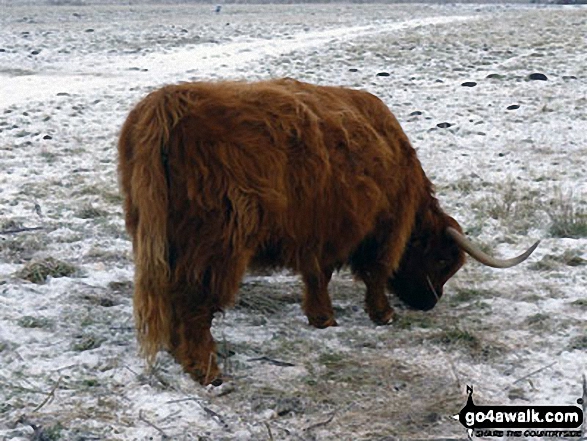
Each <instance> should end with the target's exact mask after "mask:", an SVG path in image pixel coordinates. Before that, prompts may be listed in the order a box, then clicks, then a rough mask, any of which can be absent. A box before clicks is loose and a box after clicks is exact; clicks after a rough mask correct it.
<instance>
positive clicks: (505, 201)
mask: <svg viewBox="0 0 587 441" xmlns="http://www.w3.org/2000/svg"><path fill="white" fill-rule="evenodd" d="M472 207H473V208H474V209H476V210H478V212H479V213H480V215H481V216H483V219H485V217H487V216H489V217H491V218H492V219H496V220H498V221H500V222H501V223H502V224H503V225H504V226H505V227H506V228H508V229H509V231H511V232H512V233H517V234H525V233H526V232H527V231H528V230H529V229H530V228H531V227H533V226H534V222H535V216H536V211H537V202H536V198H535V194H534V193H533V192H531V191H528V190H524V189H520V187H519V184H518V183H517V182H516V181H514V180H513V179H508V180H507V181H505V182H504V183H503V184H498V185H497V188H496V190H495V191H494V192H493V193H491V194H489V195H487V196H484V197H483V198H482V199H481V200H479V201H477V202H475V203H473V204H472Z"/></svg>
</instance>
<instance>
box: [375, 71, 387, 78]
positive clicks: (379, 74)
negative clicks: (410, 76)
mask: <svg viewBox="0 0 587 441" xmlns="http://www.w3.org/2000/svg"><path fill="white" fill-rule="evenodd" d="M376 76H378V77H389V76H390V73H389V72H378V73H377V75H376Z"/></svg>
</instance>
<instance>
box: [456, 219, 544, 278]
mask: <svg viewBox="0 0 587 441" xmlns="http://www.w3.org/2000/svg"><path fill="white" fill-rule="evenodd" d="M446 234H448V235H449V236H450V237H452V238H453V239H454V241H455V242H456V243H457V245H458V246H459V247H461V249H462V250H463V251H465V252H466V253H467V254H469V255H470V256H471V257H472V258H473V259H475V260H476V261H478V262H480V263H482V264H483V265H487V266H490V267H492V268H510V267H512V266H515V265H518V264H520V263H522V262H523V261H524V260H526V259H527V258H528V256H530V254H532V252H533V251H534V250H535V249H536V247H537V246H538V244H539V243H540V241H538V242H536V243H535V244H534V245H532V246H531V247H530V248H528V249H527V250H526V252H524V253H522V254H520V255H519V256H518V257H513V258H511V259H496V258H495V257H491V256H489V255H487V254H485V253H484V252H483V251H481V250H480V249H479V247H478V246H476V245H474V244H473V243H472V242H471V241H470V240H469V239H467V238H466V237H465V236H464V235H463V234H461V233H459V232H458V231H457V230H455V229H454V228H452V227H447V228H446Z"/></svg>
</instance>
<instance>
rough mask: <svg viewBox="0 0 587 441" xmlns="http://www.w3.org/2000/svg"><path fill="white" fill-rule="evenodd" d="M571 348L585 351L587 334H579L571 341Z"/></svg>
mask: <svg viewBox="0 0 587 441" xmlns="http://www.w3.org/2000/svg"><path fill="white" fill-rule="evenodd" d="M569 349H571V350H573V349H576V350H580V351H584V350H586V349H587V335H579V336H577V337H574V338H572V339H571V341H570V342H569Z"/></svg>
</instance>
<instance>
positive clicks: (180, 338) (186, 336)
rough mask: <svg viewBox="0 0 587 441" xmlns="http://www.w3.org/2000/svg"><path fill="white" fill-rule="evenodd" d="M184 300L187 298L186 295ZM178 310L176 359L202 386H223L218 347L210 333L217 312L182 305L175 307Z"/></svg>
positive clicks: (182, 302) (201, 307)
mask: <svg viewBox="0 0 587 441" xmlns="http://www.w3.org/2000/svg"><path fill="white" fill-rule="evenodd" d="M182 297H184V298H185V294H184V296H182ZM190 303H191V304H190ZM175 309H176V310H175V317H176V322H175V328H174V330H173V331H174V332H173V347H172V350H171V352H172V354H173V356H174V357H175V359H176V360H177V361H178V362H179V363H180V364H181V365H182V367H183V369H184V371H185V372H186V373H188V374H189V375H190V376H191V377H192V378H193V379H194V380H196V381H198V382H200V383H201V384H203V385H206V384H210V383H212V384H219V383H221V382H222V380H221V379H220V378H221V377H220V369H219V368H218V364H217V362H216V357H217V356H216V343H215V342H214V339H213V338H212V333H211V332H210V327H211V326H212V319H213V317H214V312H215V311H214V308H213V307H212V306H210V305H195V304H193V302H190V301H187V302H186V301H181V302H178V303H176V305H175Z"/></svg>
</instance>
